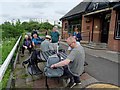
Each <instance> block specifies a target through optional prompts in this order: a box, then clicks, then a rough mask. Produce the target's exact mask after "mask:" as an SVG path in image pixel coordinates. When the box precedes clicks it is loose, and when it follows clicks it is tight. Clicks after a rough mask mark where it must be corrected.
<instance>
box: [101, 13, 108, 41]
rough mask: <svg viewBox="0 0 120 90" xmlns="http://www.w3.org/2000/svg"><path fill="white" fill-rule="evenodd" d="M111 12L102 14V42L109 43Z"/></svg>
mask: <svg viewBox="0 0 120 90" xmlns="http://www.w3.org/2000/svg"><path fill="white" fill-rule="evenodd" d="M108 15H109V14H106V15H103V16H102V28H101V43H108V33H109V23H110V22H109V21H110V16H108Z"/></svg>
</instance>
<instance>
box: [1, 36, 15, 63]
mask: <svg viewBox="0 0 120 90" xmlns="http://www.w3.org/2000/svg"><path fill="white" fill-rule="evenodd" d="M15 42H16V39H15V38H9V39H4V40H2V45H1V46H0V57H2V58H0V65H1V64H2V63H3V62H4V61H5V59H6V58H7V56H8V54H9V53H10V51H11V50H12V48H13V46H14V44H15Z"/></svg>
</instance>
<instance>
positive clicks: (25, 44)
mask: <svg viewBox="0 0 120 90" xmlns="http://www.w3.org/2000/svg"><path fill="white" fill-rule="evenodd" d="M25 49H28V50H29V53H30V54H31V51H32V41H31V39H30V38H29V37H28V35H25V39H24V41H23V45H22V56H24V51H25Z"/></svg>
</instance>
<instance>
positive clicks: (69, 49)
mask: <svg viewBox="0 0 120 90" xmlns="http://www.w3.org/2000/svg"><path fill="white" fill-rule="evenodd" d="M73 37H74V38H75V36H73ZM76 43H77V44H78V45H80V42H78V41H76ZM71 50H72V48H71V47H70V46H69V47H68V54H69V53H70V51H71Z"/></svg>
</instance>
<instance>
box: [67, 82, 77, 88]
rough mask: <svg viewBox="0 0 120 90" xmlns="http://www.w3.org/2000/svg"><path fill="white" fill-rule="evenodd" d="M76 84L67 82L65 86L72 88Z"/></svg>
mask: <svg viewBox="0 0 120 90" xmlns="http://www.w3.org/2000/svg"><path fill="white" fill-rule="evenodd" d="M75 85H76V83H74V82H69V83H68V85H67V88H73V87H74V86H75Z"/></svg>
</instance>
